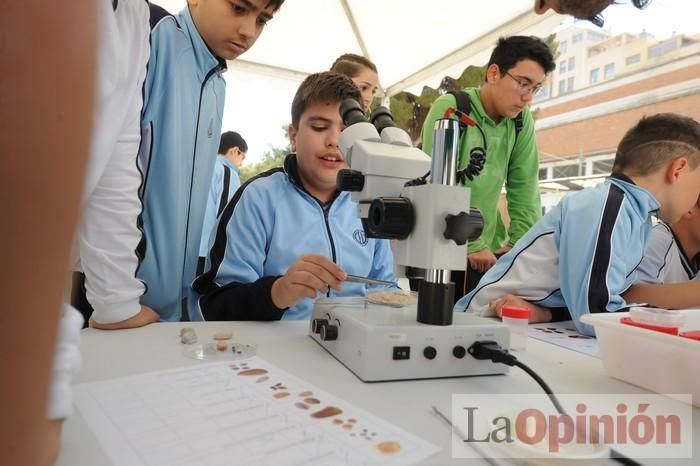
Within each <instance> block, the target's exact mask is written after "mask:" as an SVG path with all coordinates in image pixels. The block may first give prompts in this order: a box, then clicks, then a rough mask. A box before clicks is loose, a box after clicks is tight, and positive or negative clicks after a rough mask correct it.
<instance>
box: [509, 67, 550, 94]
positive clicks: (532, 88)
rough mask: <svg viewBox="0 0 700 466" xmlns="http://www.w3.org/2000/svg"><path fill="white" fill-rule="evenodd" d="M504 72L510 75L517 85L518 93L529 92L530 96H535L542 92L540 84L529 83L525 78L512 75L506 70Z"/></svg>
mask: <svg viewBox="0 0 700 466" xmlns="http://www.w3.org/2000/svg"><path fill="white" fill-rule="evenodd" d="M506 74H507V75H508V76H510V77H511V78H512V79H513V81H515V82H516V84H517V85H518V94H520V95H525V94H529V93H531V94H532V97H537V95H538V94H539V93H540V92H542V84H530V83H529V82H528V81H526V80H525V79H523V78H518V77H516V76H513V75H512V74H510V73H509V72H507V71H506Z"/></svg>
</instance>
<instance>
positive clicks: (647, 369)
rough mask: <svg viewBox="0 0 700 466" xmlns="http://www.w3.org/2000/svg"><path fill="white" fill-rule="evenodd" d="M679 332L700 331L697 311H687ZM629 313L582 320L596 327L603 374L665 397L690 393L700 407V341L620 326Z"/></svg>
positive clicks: (587, 316)
mask: <svg viewBox="0 0 700 466" xmlns="http://www.w3.org/2000/svg"><path fill="white" fill-rule="evenodd" d="M683 312H684V313H685V314H686V321H685V325H683V327H682V328H681V329H680V331H681V332H688V331H692V330H700V309H688V310H685V311H683ZM623 317H629V313H626V312H615V313H603V314H589V315H585V316H583V317H581V320H582V321H583V322H585V323H586V324H589V325H592V326H593V327H595V332H596V336H597V337H598V346H599V347H600V357H601V359H602V361H603V366H604V367H605V372H607V374H608V375H609V376H610V377H615V378H617V379H620V380H624V381H625V382H629V383H631V384H634V385H638V386H640V387H642V388H645V389H647V390H651V391H653V392H656V393H664V394H691V395H692V397H693V405H694V406H696V407H700V372H698V371H699V368H700V341H698V340H694V339H692V338H683V337H681V336H679V335H669V334H666V333H661V332H655V331H653V330H647V329H644V328H639V327H633V326H631V325H625V324H622V323H620V318H623Z"/></svg>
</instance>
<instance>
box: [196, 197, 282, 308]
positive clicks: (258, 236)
mask: <svg viewBox="0 0 700 466" xmlns="http://www.w3.org/2000/svg"><path fill="white" fill-rule="evenodd" d="M239 194H240V197H239V198H237V199H236V198H234V199H233V200H232V201H231V202H229V203H228V205H227V206H226V209H224V211H223V212H222V214H221V217H220V219H219V225H218V227H217V234H216V238H215V240H214V244H213V246H212V248H211V251H210V253H209V257H208V258H207V272H206V273H205V274H204V275H202V276H201V277H199V278H198V279H197V281H195V290H196V291H198V292H199V293H202V294H204V296H202V298H201V299H200V301H199V304H200V308H201V311H202V314H203V316H204V318H205V319H206V320H279V319H281V318H282V315H283V314H284V311H285V309H279V308H277V307H276V306H275V305H274V303H273V302H272V294H271V292H272V285H273V284H274V282H275V280H277V278H279V277H276V276H274V277H265V276H263V273H264V264H265V260H266V258H267V244H268V237H269V236H270V234H271V232H272V228H273V226H274V212H273V210H272V209H271V206H272V205H273V204H271V203H269V200H268V199H265V197H264V196H263V194H261V193H260V192H259V191H257V190H256V189H252V186H250V185H249V186H248V188H247V189H246V190H245V192H241V193H239ZM224 231H225V235H223V234H222V233H223V232H224ZM224 242H225V244H224ZM222 251H223V257H221V252H222Z"/></svg>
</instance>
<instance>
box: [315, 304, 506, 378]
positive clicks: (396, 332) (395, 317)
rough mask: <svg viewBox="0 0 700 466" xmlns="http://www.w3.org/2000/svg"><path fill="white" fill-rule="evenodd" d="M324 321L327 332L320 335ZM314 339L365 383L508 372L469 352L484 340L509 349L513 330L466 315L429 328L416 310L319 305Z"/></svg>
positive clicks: (377, 306)
mask: <svg viewBox="0 0 700 466" xmlns="http://www.w3.org/2000/svg"><path fill="white" fill-rule="evenodd" d="M317 319H322V320H317ZM323 320H325V321H327V324H328V325H327V328H326V329H324V331H323V332H315V331H314V330H319V331H320V327H321V326H322V321H323ZM314 324H316V325H314ZM330 326H335V328H330ZM336 331H337V333H336ZM309 336H311V338H313V339H314V340H315V341H316V342H317V343H318V344H320V345H321V346H322V347H323V348H324V349H325V350H326V351H328V352H329V353H330V354H331V355H332V356H333V357H334V358H336V359H337V360H338V361H339V362H340V363H341V364H343V365H344V366H345V367H347V368H348V369H350V371H351V372H353V373H354V374H355V375H356V376H357V377H358V378H359V379H360V380H362V381H364V382H380V381H388V380H411V379H430V378H441V377H463V376H474V375H493V374H505V373H507V372H508V367H507V366H505V365H502V364H494V363H492V362H490V361H477V360H476V359H473V358H472V357H471V356H470V355H469V354H468V353H467V352H466V350H467V349H468V348H469V347H470V346H471V345H472V344H473V343H474V342H475V341H479V340H492V341H496V342H498V343H499V344H500V345H501V346H502V347H504V348H508V347H509V343H510V334H509V331H508V328H507V327H506V326H504V325H503V324H501V323H500V322H498V321H496V320H493V319H485V318H482V317H476V316H473V315H471V314H466V313H464V312H455V313H454V319H453V324H452V325H446V326H438V325H426V324H422V323H420V322H417V321H416V305H415V304H414V305H412V306H405V307H401V308H394V307H388V306H382V305H377V304H371V303H368V302H367V301H366V300H365V299H364V298H329V299H319V300H318V301H317V302H316V304H315V306H314V310H313V314H312V317H311V320H310V321H309ZM322 337H325V338H326V340H324V339H323V338H322ZM334 337H335V339H332V338H334Z"/></svg>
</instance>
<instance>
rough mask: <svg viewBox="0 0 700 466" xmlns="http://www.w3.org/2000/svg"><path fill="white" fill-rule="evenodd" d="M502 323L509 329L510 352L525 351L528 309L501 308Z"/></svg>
mask: <svg viewBox="0 0 700 466" xmlns="http://www.w3.org/2000/svg"><path fill="white" fill-rule="evenodd" d="M501 318H502V319H503V323H504V324H506V325H507V326H508V328H509V329H510V349H511V351H525V348H526V347H527V324H528V322H529V320H530V309H527V308H524V307H515V306H503V308H502V309H501Z"/></svg>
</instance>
